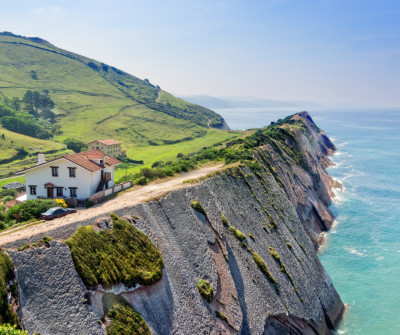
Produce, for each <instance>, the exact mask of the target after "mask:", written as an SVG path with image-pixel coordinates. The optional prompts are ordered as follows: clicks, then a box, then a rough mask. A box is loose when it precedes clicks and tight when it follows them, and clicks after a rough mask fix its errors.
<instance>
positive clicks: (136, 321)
mask: <svg viewBox="0 0 400 335" xmlns="http://www.w3.org/2000/svg"><path fill="white" fill-rule="evenodd" d="M103 304H104V305H106V304H108V305H109V306H105V307H106V308H105V311H106V314H105V317H106V320H107V321H108V322H106V334H107V335H131V334H135V335H151V332H150V329H149V327H148V326H147V324H146V321H145V320H144V319H143V317H142V316H141V315H140V314H139V313H138V312H136V311H134V310H133V309H132V307H131V306H130V305H129V304H128V302H127V301H126V300H125V299H124V298H122V297H121V296H115V295H114V294H110V293H106V294H105V295H104V296H103Z"/></svg>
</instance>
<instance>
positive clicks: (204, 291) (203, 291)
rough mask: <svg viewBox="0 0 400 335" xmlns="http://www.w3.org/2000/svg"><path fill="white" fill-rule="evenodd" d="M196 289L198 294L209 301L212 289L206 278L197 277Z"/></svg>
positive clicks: (212, 294)
mask: <svg viewBox="0 0 400 335" xmlns="http://www.w3.org/2000/svg"><path fill="white" fill-rule="evenodd" d="M197 289H198V290H199V293H200V295H201V296H202V297H203V298H204V299H206V300H207V301H208V302H209V303H210V302H211V300H212V299H213V297H214V290H213V288H212V287H211V285H210V283H209V282H208V281H207V280H203V279H199V280H198V282H197Z"/></svg>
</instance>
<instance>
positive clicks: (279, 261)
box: [268, 247, 303, 301]
mask: <svg viewBox="0 0 400 335" xmlns="http://www.w3.org/2000/svg"><path fill="white" fill-rule="evenodd" d="M268 249H269V252H270V254H271V256H272V257H273V258H274V259H275V260H276V261H277V262H278V264H279V265H280V267H281V271H282V272H283V273H284V274H285V275H286V276H287V277H288V279H289V281H290V283H291V284H292V286H293V289H294V291H295V292H296V293H297V295H298V296H299V297H300V293H299V291H298V290H297V288H296V285H295V284H294V281H293V279H292V276H291V275H290V274H289V272H288V271H287V270H286V267H285V265H284V264H283V263H282V261H281V258H280V257H279V255H278V253H277V252H276V251H275V250H274V248H272V247H269V248H268ZM300 300H301V301H303V299H302V298H301V297H300Z"/></svg>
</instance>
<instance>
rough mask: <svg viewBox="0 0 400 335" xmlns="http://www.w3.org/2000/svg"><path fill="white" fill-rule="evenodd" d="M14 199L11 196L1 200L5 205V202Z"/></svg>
mask: <svg viewBox="0 0 400 335" xmlns="http://www.w3.org/2000/svg"><path fill="white" fill-rule="evenodd" d="M14 199H15V198H14V197H13V196H11V195H7V196H5V197H4V198H3V203H6V202H7V201H11V200H14Z"/></svg>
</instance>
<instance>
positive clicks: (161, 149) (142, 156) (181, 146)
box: [114, 129, 244, 180]
mask: <svg viewBox="0 0 400 335" xmlns="http://www.w3.org/2000/svg"><path fill="white" fill-rule="evenodd" d="M243 134H244V132H239V131H224V130H218V129H212V130H209V131H208V132H207V135H205V136H203V137H199V138H196V139H194V140H191V141H186V142H181V143H177V144H170V145H160V146H148V147H145V148H140V147H139V148H131V149H129V151H128V152H127V154H128V156H129V157H130V158H132V159H134V160H143V164H144V165H136V166H134V167H132V168H129V169H118V168H117V170H116V171H115V173H114V175H115V177H114V179H115V180H118V179H120V178H122V177H124V176H125V174H129V173H136V172H138V171H139V170H140V169H141V168H143V167H149V166H151V164H152V163H154V162H156V161H164V162H167V161H174V160H176V156H177V155H178V154H179V153H182V154H184V155H186V154H189V153H193V152H197V151H199V150H200V149H202V148H203V147H208V146H210V145H212V144H214V143H219V142H224V141H228V140H230V139H233V138H236V137H238V136H242V135H243Z"/></svg>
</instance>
